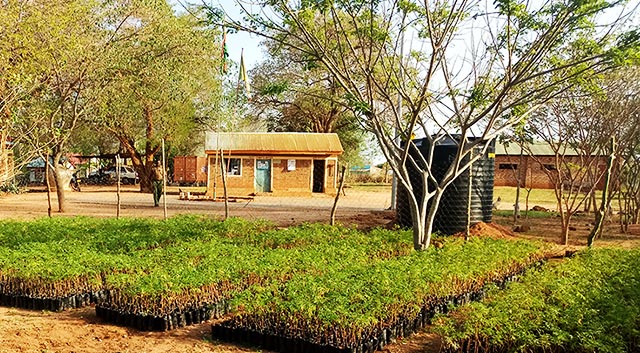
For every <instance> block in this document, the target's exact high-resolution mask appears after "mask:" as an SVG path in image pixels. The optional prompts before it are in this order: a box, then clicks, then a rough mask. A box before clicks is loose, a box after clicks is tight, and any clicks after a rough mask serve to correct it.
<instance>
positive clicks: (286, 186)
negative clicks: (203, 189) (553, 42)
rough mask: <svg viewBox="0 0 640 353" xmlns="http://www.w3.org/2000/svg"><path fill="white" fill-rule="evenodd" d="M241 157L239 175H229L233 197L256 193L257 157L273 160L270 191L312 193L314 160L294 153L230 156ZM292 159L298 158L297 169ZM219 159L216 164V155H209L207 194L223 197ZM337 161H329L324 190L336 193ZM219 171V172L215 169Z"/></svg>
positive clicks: (229, 186) (229, 191) (282, 193)
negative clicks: (285, 154)
mask: <svg viewBox="0 0 640 353" xmlns="http://www.w3.org/2000/svg"><path fill="white" fill-rule="evenodd" d="M231 158H240V159H242V168H241V171H240V175H228V176H227V192H228V194H229V195H231V196H245V195H250V194H253V193H255V192H256V189H255V161H256V159H269V160H271V194H273V195H309V194H311V188H312V180H313V178H312V176H313V159H311V158H309V157H306V158H304V157H294V156H274V157H269V156H259V157H255V156H233V155H232V156H231ZM289 160H295V168H293V169H292V168H289ZM219 163H220V160H219V158H218V163H216V157H215V156H211V155H210V156H209V182H208V185H207V194H208V195H209V196H213V194H214V190H215V195H216V197H221V196H222V195H223V193H224V189H223V185H222V178H221V171H220V165H219ZM336 169H337V160H336V159H329V160H327V173H326V176H327V177H326V184H325V192H326V193H333V194H335V192H336V188H337V184H336V183H337V180H336V179H337V177H336ZM214 171H217V172H214Z"/></svg>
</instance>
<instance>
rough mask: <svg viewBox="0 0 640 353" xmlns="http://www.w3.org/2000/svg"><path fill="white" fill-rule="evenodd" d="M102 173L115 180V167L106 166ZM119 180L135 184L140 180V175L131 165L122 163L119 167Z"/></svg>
mask: <svg viewBox="0 0 640 353" xmlns="http://www.w3.org/2000/svg"><path fill="white" fill-rule="evenodd" d="M102 173H103V174H105V175H107V176H108V177H109V179H112V180H116V167H108V168H107V169H105V170H104V171H103V172H102ZM120 182H122V183H124V184H137V183H139V182H140V177H139V176H138V173H137V172H136V171H135V170H134V169H133V168H132V167H130V166H128V165H123V166H121V167H120Z"/></svg>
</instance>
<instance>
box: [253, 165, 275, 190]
mask: <svg viewBox="0 0 640 353" xmlns="http://www.w3.org/2000/svg"><path fill="white" fill-rule="evenodd" d="M256 191H257V192H271V160H269V159H256Z"/></svg>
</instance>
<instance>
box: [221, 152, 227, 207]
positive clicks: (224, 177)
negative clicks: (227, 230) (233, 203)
mask: <svg viewBox="0 0 640 353" xmlns="http://www.w3.org/2000/svg"><path fill="white" fill-rule="evenodd" d="M220 156H221V157H220V161H221V163H220V169H221V172H222V189H223V190H224V219H225V220H226V219H227V218H229V200H228V199H227V170H226V169H227V168H226V166H225V165H224V151H223V150H220Z"/></svg>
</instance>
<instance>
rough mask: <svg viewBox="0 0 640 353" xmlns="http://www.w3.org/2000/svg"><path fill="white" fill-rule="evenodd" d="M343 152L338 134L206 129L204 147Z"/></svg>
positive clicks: (266, 150) (295, 151) (226, 149)
mask: <svg viewBox="0 0 640 353" xmlns="http://www.w3.org/2000/svg"><path fill="white" fill-rule="evenodd" d="M220 149H222V150H224V151H231V152H234V151H235V152H236V153H238V152H258V153H260V152H262V153H267V152H277V153H292V154H309V153H322V154H342V152H343V149H342V144H341V143H340V139H339V138H338V135H337V134H320V133H304V132H221V133H216V132H207V133H206V140H205V150H207V151H219V150H220Z"/></svg>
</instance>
